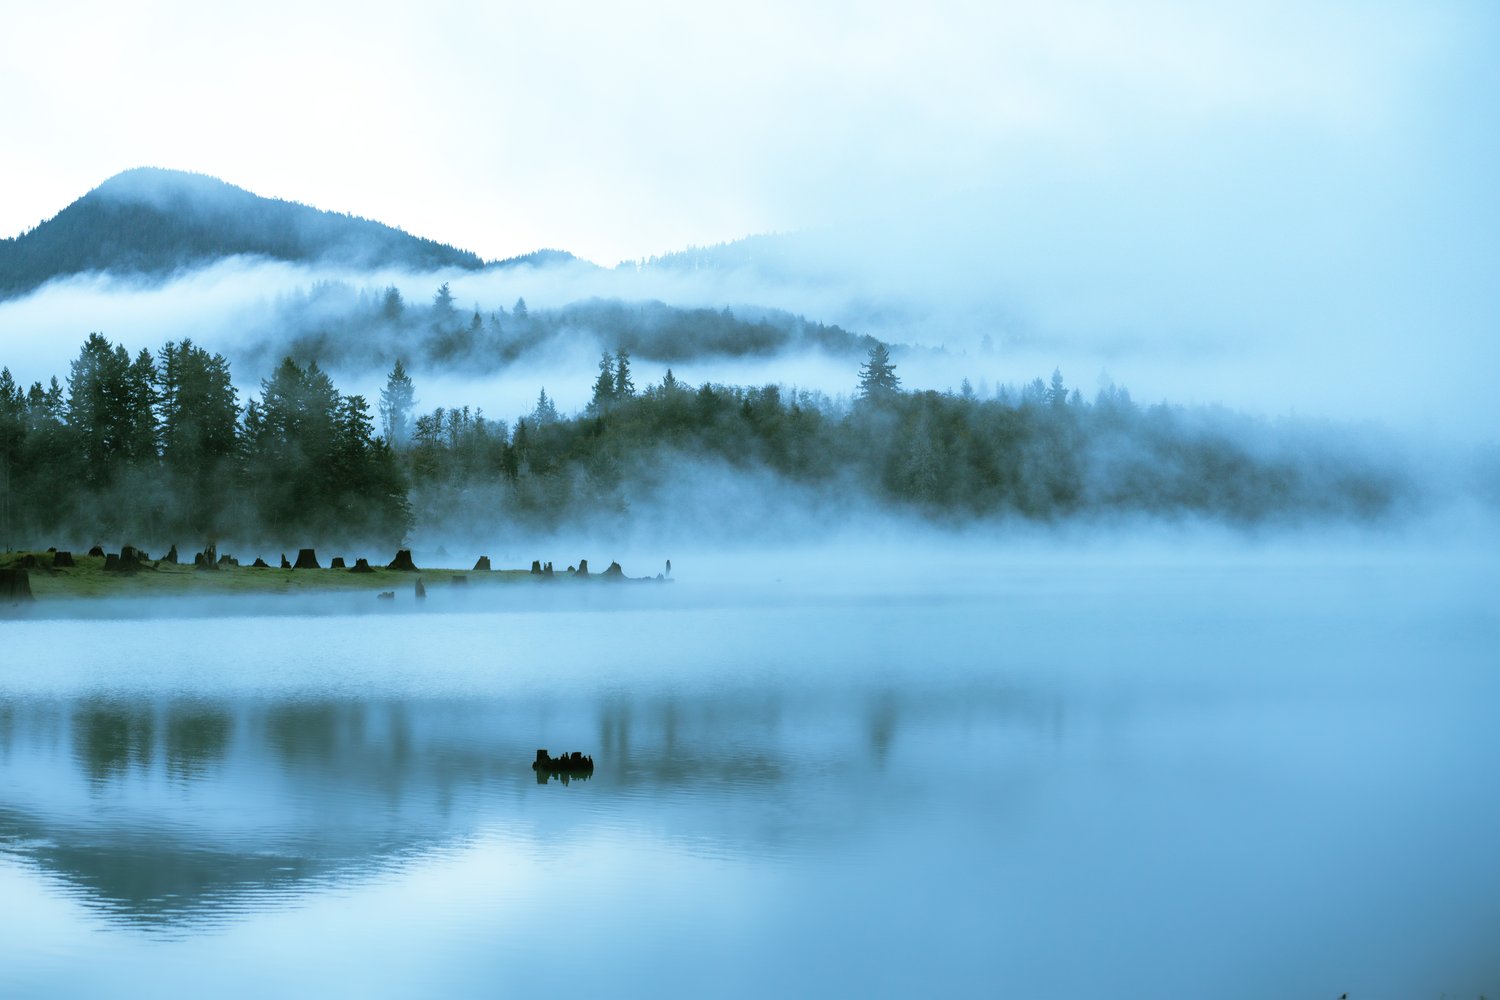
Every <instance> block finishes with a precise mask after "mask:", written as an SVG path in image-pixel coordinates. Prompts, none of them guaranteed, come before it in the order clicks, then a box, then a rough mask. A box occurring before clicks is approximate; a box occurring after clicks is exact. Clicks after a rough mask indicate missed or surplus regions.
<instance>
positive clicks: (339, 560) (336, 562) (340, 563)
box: [328, 556, 348, 569]
mask: <svg viewBox="0 0 1500 1000" xmlns="http://www.w3.org/2000/svg"><path fill="white" fill-rule="evenodd" d="M328 568H329V569H347V568H348V567H346V566H345V565H344V557H343V556H334V557H333V562H331V563H329V564H328Z"/></svg>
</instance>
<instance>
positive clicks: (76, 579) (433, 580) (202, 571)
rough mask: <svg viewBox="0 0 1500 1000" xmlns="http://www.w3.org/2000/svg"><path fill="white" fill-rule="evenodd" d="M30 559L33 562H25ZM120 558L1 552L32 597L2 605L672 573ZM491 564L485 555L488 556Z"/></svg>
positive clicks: (1, 597)
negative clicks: (119, 564) (59, 560)
mask: <svg viewBox="0 0 1500 1000" xmlns="http://www.w3.org/2000/svg"><path fill="white" fill-rule="evenodd" d="M28 557H30V559H31V560H33V561H34V565H31V566H27V565H25V564H26V563H27V562H28ZM116 558H117V557H116V556H88V555H73V557H72V563H73V565H71V566H53V565H52V562H53V553H52V552H51V551H46V550H43V551H36V550H18V551H15V552H6V553H0V575H10V574H8V573H6V572H5V571H10V570H14V571H19V572H20V573H23V574H24V579H25V586H26V588H27V589H28V590H29V592H30V600H29V601H28V600H27V599H26V597H25V596H19V597H18V596H16V595H14V594H5V593H0V608H9V607H14V606H17V605H19V604H25V603H32V602H35V603H47V604H54V603H57V602H71V601H89V600H94V599H98V598H120V597H177V596H182V597H224V596H233V595H237V594H244V595H263V594H273V595H274V594H315V593H368V594H370V595H371V597H372V598H374V597H375V596H377V595H380V594H384V593H389V592H396V593H402V592H406V593H410V592H411V591H412V590H413V589H415V586H416V584H417V583H418V582H420V583H421V584H422V588H423V589H424V590H439V591H441V590H449V589H451V590H458V589H467V588H471V587H474V588H484V587H495V586H525V585H528V584H547V583H560V582H568V583H587V582H590V581H600V582H603V583H660V582H666V578H665V577H662V576H657V577H627V576H625V575H624V573H623V570H619V569H618V566H617V564H614V565H612V566H611V570H610V571H606V572H605V573H596V572H589V571H588V570H587V569H586V561H585V563H583V564H582V565H584V566H585V569H584V572H583V573H582V574H579V573H576V572H573V568H572V567H569V568H568V569H565V570H560V571H557V572H555V573H549V572H539V571H537V570H535V569H457V568H448V567H420V568H414V569H389V568H386V567H385V566H379V567H375V566H372V567H371V568H370V569H369V570H352V569H347V568H342V567H340V568H332V567H328V566H323V567H321V568H318V569H295V568H293V569H282V568H279V567H275V566H267V567H257V566H240V565H233V564H230V563H221V564H219V565H216V566H214V568H212V569H208V568H199V567H197V566H195V565H193V563H192V562H185V563H183V562H178V563H172V562H167V561H166V560H143V561H141V562H140V563H139V564H138V565H136V566H133V567H131V568H128V569H125V570H123V571H122V570H118V569H115V570H106V569H105V566H106V564H107V563H108V562H110V561H111V560H112V559H116ZM482 561H484V562H487V560H482Z"/></svg>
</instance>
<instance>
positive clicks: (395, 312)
mask: <svg viewBox="0 0 1500 1000" xmlns="http://www.w3.org/2000/svg"><path fill="white" fill-rule="evenodd" d="M405 311H406V303H405V302H404V301H403V300H402V298H401V290H400V289H399V288H397V287H396V286H395V285H391V286H389V287H388V288H386V290H385V295H384V296H383V297H382V298H381V300H380V315H381V316H382V317H383V318H384V319H386V320H387V321H389V322H391V323H395V322H399V321H400V319H401V314H402V313H404V312H405Z"/></svg>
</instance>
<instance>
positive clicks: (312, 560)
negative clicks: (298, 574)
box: [292, 549, 323, 569]
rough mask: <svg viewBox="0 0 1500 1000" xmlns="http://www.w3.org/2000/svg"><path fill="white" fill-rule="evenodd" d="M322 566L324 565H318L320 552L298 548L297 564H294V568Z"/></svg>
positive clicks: (320, 567) (319, 567)
mask: <svg viewBox="0 0 1500 1000" xmlns="http://www.w3.org/2000/svg"><path fill="white" fill-rule="evenodd" d="M322 568H323V567H322V566H319V565H318V554H317V553H316V552H314V551H313V550H312V549H298V550H297V565H295V566H293V567H292V569H322Z"/></svg>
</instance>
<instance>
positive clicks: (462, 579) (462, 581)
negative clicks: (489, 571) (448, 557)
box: [453, 574, 469, 586]
mask: <svg viewBox="0 0 1500 1000" xmlns="http://www.w3.org/2000/svg"><path fill="white" fill-rule="evenodd" d="M453 582H454V583H455V584H457V585H459V586H468V583H469V578H468V577H466V576H459V575H457V574H454V576H453Z"/></svg>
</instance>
